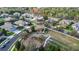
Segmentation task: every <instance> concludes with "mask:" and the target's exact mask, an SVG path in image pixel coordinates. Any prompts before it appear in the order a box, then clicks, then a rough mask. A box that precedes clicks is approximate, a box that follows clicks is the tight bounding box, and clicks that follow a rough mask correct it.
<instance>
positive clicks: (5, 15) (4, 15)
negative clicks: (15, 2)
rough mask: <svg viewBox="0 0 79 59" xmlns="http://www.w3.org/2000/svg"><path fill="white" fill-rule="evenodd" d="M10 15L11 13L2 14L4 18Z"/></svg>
mask: <svg viewBox="0 0 79 59" xmlns="http://www.w3.org/2000/svg"><path fill="white" fill-rule="evenodd" d="M8 16H9V14H7V13H3V14H1V17H3V18H6V17H8Z"/></svg>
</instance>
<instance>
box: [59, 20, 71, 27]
mask: <svg viewBox="0 0 79 59" xmlns="http://www.w3.org/2000/svg"><path fill="white" fill-rule="evenodd" d="M71 22H72V20H65V19H64V20H61V21H60V22H59V25H60V26H61V27H64V28H66V26H67V25H69V24H70V23H71Z"/></svg>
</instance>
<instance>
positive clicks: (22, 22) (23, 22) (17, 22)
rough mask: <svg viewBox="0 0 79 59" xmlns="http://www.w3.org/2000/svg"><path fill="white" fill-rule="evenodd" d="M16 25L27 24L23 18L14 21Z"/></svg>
mask: <svg viewBox="0 0 79 59" xmlns="http://www.w3.org/2000/svg"><path fill="white" fill-rule="evenodd" d="M15 24H16V25H18V26H25V25H26V24H27V22H25V21H23V20H18V21H16V22H15Z"/></svg>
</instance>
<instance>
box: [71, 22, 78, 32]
mask: <svg viewBox="0 0 79 59" xmlns="http://www.w3.org/2000/svg"><path fill="white" fill-rule="evenodd" d="M72 28H73V29H74V30H76V31H77V32H78V33H79V22H77V23H75V24H73V25H72Z"/></svg>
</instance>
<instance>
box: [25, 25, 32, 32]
mask: <svg viewBox="0 0 79 59" xmlns="http://www.w3.org/2000/svg"><path fill="white" fill-rule="evenodd" d="M24 28H25V29H26V30H28V31H29V32H32V30H31V26H24Z"/></svg>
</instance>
